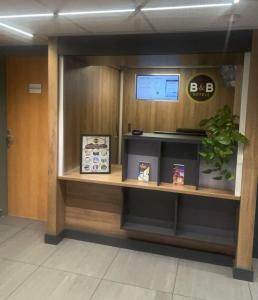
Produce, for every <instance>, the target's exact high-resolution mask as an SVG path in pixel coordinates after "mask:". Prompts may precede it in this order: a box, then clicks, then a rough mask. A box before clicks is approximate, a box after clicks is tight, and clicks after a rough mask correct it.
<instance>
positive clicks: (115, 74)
mask: <svg viewBox="0 0 258 300" xmlns="http://www.w3.org/2000/svg"><path fill="white" fill-rule="evenodd" d="M65 61H67V59H65ZM64 86H65V93H64V110H65V113H64V119H65V128H64V130H65V153H64V155H65V165H64V170H65V171H67V170H71V169H74V168H76V167H78V166H79V156H80V134H82V133H89V134H93V133H96V134H111V135H112V162H113V163H116V162H117V155H118V153H117V148H118V110H119V71H118V70H116V69H114V68H110V67H104V66H89V67H82V66H81V65H80V62H78V61H76V60H73V59H71V58H69V59H68V61H67V62H66V63H65V76H64Z"/></svg>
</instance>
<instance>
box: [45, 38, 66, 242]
mask: <svg viewBox="0 0 258 300" xmlns="http://www.w3.org/2000/svg"><path fill="white" fill-rule="evenodd" d="M48 132H49V136H48V229H47V234H46V242H48V243H52V244H57V243H58V242H59V241H60V240H61V239H62V231H63V229H64V186H63V183H62V182H60V181H58V180H57V174H58V41H57V38H50V39H49V43H48Z"/></svg>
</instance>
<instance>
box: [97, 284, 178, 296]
mask: <svg viewBox="0 0 258 300" xmlns="http://www.w3.org/2000/svg"><path fill="white" fill-rule="evenodd" d="M171 299H172V295H171V294H168V293H162V292H157V291H153V290H147V289H144V288H140V287H135V286H130V285H125V284H121V283H116V282H111V281H107V280H103V281H102V282H101V283H100V285H99V287H98V288H97V290H96V292H95V293H94V295H93V297H92V300H171Z"/></svg>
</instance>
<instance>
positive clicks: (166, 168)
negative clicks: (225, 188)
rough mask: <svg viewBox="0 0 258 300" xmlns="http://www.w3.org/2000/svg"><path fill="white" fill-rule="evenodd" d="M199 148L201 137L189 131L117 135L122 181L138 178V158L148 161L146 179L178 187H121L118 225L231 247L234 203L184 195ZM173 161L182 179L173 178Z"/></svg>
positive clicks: (191, 184) (192, 184)
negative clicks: (120, 144)
mask: <svg viewBox="0 0 258 300" xmlns="http://www.w3.org/2000/svg"><path fill="white" fill-rule="evenodd" d="M200 147H201V137H195V136H184V135H166V134H165V135H161V134H143V135H141V136H134V135H132V134H127V135H125V136H124V137H123V170H122V174H123V176H122V178H123V181H125V182H126V181H128V182H130V183H132V182H133V181H134V180H135V181H137V180H139V178H138V179H137V177H138V174H139V172H140V171H141V164H142V162H143V161H144V162H146V163H148V169H149V170H148V172H149V182H150V184H154V185H157V186H160V187H162V186H163V185H165V186H171V188H173V187H175V188H176V187H180V188H181V189H182V192H181V193H180V191H177V192H175V191H174V192H171V193H168V192H161V191H150V190H144V189H135V188H134V189H132V188H126V189H125V191H124V199H123V201H124V205H123V215H122V219H121V220H122V221H121V226H122V228H123V229H126V230H132V231H140V232H146V233H156V234H160V235H165V236H174V235H175V236H177V237H182V238H185V239H193V240H199V241H208V242H210V243H214V244H216V243H217V244H223V245H229V246H235V244H236V230H237V222H236V220H237V217H236V216H237V213H238V202H236V201H230V200H221V199H216V198H215V197H200V196H192V195H185V194H184V189H192V190H193V191H194V190H198V188H199V172H200V159H199V157H200V156H199V151H200ZM175 165H176V166H181V169H182V166H183V167H184V170H183V171H181V173H183V174H181V177H183V180H182V181H179V182H175V180H174V176H175ZM178 172H179V173H180V170H179V171H178ZM179 176H180V174H179ZM183 182H184V184H183ZM171 191H172V190H171ZM218 220H220V221H219V222H218Z"/></svg>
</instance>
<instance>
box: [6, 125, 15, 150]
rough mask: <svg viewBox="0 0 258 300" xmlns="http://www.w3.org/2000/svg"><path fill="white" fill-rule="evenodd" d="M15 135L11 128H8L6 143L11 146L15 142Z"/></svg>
mask: <svg viewBox="0 0 258 300" xmlns="http://www.w3.org/2000/svg"><path fill="white" fill-rule="evenodd" d="M13 140H14V137H13V135H12V134H11V129H7V136H6V143H7V147H8V148H10V147H11V145H12V143H13Z"/></svg>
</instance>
